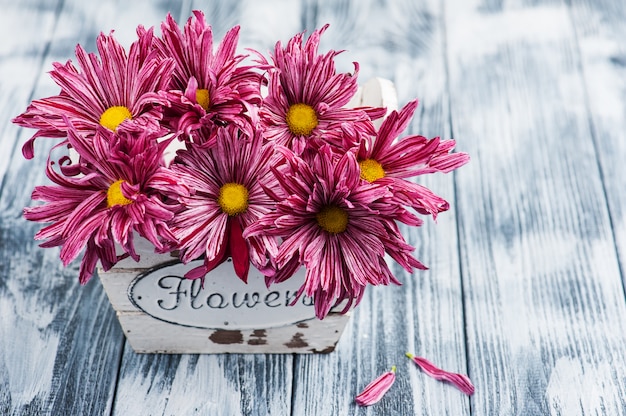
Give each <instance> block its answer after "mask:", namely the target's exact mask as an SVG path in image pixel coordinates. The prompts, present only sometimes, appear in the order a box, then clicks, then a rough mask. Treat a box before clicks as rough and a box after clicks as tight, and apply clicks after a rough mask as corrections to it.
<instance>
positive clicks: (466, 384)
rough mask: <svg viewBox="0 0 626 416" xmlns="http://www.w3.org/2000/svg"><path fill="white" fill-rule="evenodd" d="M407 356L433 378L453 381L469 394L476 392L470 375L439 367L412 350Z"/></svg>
mask: <svg viewBox="0 0 626 416" xmlns="http://www.w3.org/2000/svg"><path fill="white" fill-rule="evenodd" d="M406 356H407V357H409V358H410V359H411V360H412V361H413V362H414V363H415V364H417V365H418V366H419V367H420V368H421V369H422V370H423V371H424V372H425V373H426V374H428V375H429V376H431V377H432V378H434V379H436V380H441V381H447V382H449V383H452V384H454V385H455V386H456V387H458V389H459V390H461V391H462V392H463V393H465V394H467V395H470V396H471V395H472V394H474V385H473V384H472V381H471V380H470V379H469V377H468V376H466V375H464V374H458V373H451V372H449V371H445V370H442V369H440V368H437V367H436V366H435V365H434V364H433V363H431V362H430V361H428V360H427V359H425V358H422V357H416V356H414V355H413V354H411V353H410V352H407V353H406Z"/></svg>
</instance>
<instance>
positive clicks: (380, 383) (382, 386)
mask: <svg viewBox="0 0 626 416" xmlns="http://www.w3.org/2000/svg"><path fill="white" fill-rule="evenodd" d="M395 381H396V366H395V365H394V366H392V367H391V370H390V371H387V372H385V373H383V374H381V375H380V376H378V377H376V379H374V380H373V381H372V382H371V383H370V384H368V385H367V386H365V388H364V389H363V391H362V392H361V393H359V394H358V395H357V396H356V397H355V399H354V401H355V402H356V404H358V405H359V406H371V405H373V404H375V403H378V402H379V401H380V399H382V398H383V396H384V395H385V393H387V391H389V389H390V388H391V386H393V383H394V382H395Z"/></svg>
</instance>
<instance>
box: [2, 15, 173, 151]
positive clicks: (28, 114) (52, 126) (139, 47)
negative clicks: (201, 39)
mask: <svg viewBox="0 0 626 416" xmlns="http://www.w3.org/2000/svg"><path fill="white" fill-rule="evenodd" d="M137 32H138V34H139V39H138V40H137V41H135V42H134V43H133V44H132V45H131V46H130V50H129V53H128V55H127V54H126V51H125V50H124V48H123V47H122V46H121V45H120V44H119V43H118V42H117V41H116V40H115V38H113V36H111V35H108V36H107V35H104V34H100V36H98V38H97V39H96V46H97V48H98V52H99V54H100V59H98V57H97V56H96V55H95V54H93V53H89V54H88V53H87V52H85V50H84V49H83V48H82V47H81V46H80V45H77V46H76V59H77V61H78V65H79V67H80V71H79V70H78V69H77V68H76V67H74V65H73V64H72V63H71V61H68V62H67V63H66V64H65V65H63V64H61V63H58V62H56V63H54V64H53V66H54V69H53V70H52V71H51V72H50V76H51V77H52V79H53V80H54V82H56V83H57V85H59V86H60V87H61V92H60V93H59V94H58V95H55V96H52V97H48V98H43V99H39V100H34V101H33V102H32V103H31V104H30V105H29V106H28V108H27V110H26V111H25V112H24V113H22V114H20V115H19V116H17V117H16V118H15V119H13V122H14V123H17V124H19V125H20V126H23V127H29V128H34V129H37V130H38V131H37V132H36V133H35V134H34V135H33V137H31V138H30V140H28V141H27V142H26V143H25V144H24V147H23V148H22V153H23V154H24V156H25V157H26V158H27V159H31V158H32V157H33V154H34V149H33V146H34V141H35V139H36V138H37V137H66V136H67V131H68V129H69V127H68V125H67V123H66V120H69V121H70V122H71V123H72V125H73V126H74V128H75V129H76V130H77V132H79V133H80V134H83V135H87V136H92V135H93V134H94V133H95V131H96V129H97V128H98V127H100V126H102V127H105V128H107V129H109V130H112V131H115V130H116V129H117V127H118V126H119V125H120V124H122V123H123V122H126V123H130V124H135V125H137V126H138V127H139V128H140V129H145V128H152V129H158V128H159V119H160V118H161V109H160V106H161V105H167V100H166V99H165V98H163V97H161V96H160V95H159V94H157V92H158V91H159V90H162V89H163V88H165V87H167V86H168V84H169V82H170V76H171V73H172V71H173V69H174V62H173V61H172V60H171V59H163V58H161V57H160V56H158V54H157V52H156V51H155V50H153V49H152V47H151V45H152V42H153V38H154V36H153V33H152V30H148V31H146V30H144V29H143V28H141V27H140V28H139V29H138V31H137Z"/></svg>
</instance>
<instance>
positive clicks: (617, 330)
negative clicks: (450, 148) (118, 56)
mask: <svg viewBox="0 0 626 416" xmlns="http://www.w3.org/2000/svg"><path fill="white" fill-rule="evenodd" d="M194 8H199V9H203V10H204V11H205V13H206V14H207V17H208V19H209V21H210V22H211V23H212V24H213V27H214V30H215V33H216V38H217V39H219V38H220V37H221V36H222V35H223V34H224V33H225V32H226V30H227V29H228V28H230V27H231V26H233V25H235V24H240V25H241V26H242V31H241V41H240V46H242V47H244V46H245V47H252V48H256V49H259V50H260V51H262V52H267V51H268V50H270V49H271V48H273V46H274V43H275V42H276V41H277V40H281V41H282V42H286V41H287V40H288V39H289V38H290V37H291V36H292V35H293V34H295V33H297V32H299V31H302V30H305V29H306V30H307V31H308V32H310V31H312V30H313V29H314V28H317V27H320V26H321V25H323V24H324V23H327V22H328V23H330V24H331V26H330V28H329V30H328V31H327V33H326V34H325V35H324V37H323V42H322V47H321V49H322V50H327V49H330V48H335V49H346V52H345V53H343V54H341V55H340V56H339V57H338V66H339V68H340V69H341V70H346V71H349V70H351V69H352V61H358V62H359V63H360V64H361V73H360V80H361V81H366V80H367V79H369V78H372V77H374V76H380V77H383V78H387V79H391V80H393V81H394V82H395V84H396V86H397V88H398V96H399V97H398V98H399V103H400V104H404V103H406V102H407V101H408V100H410V99H412V98H414V97H418V98H419V99H420V101H421V103H420V107H419V109H418V113H417V114H416V118H415V120H414V122H413V123H412V124H411V126H410V128H409V132H407V134H409V133H410V134H418V133H420V134H424V135H426V136H428V137H433V136H437V135H441V136H442V137H445V138H448V137H451V136H454V138H455V139H456V140H457V143H458V148H459V150H462V151H467V152H469V153H470V155H471V157H472V161H471V162H470V164H469V165H468V166H466V167H463V168H462V169H460V170H459V171H458V172H457V173H456V174H454V175H441V176H432V177H428V178H424V179H423V180H420V181H421V182H422V183H424V184H426V185H427V186H428V187H430V188H431V189H433V190H434V191H435V192H436V193H438V194H441V195H442V196H444V197H445V198H446V199H447V200H449V201H450V202H451V205H452V209H451V210H450V211H449V212H447V213H444V214H442V215H441V216H440V217H439V219H438V222H437V224H432V223H430V222H428V223H427V224H426V225H425V226H424V227H422V228H420V229H411V230H409V229H405V232H406V233H407V236H408V240H409V242H410V243H412V244H414V245H415V246H416V247H417V250H416V256H417V257H418V258H419V259H421V260H422V261H424V263H426V264H427V265H428V266H429V267H430V270H429V271H427V272H417V273H415V274H414V275H408V274H407V273H405V272H403V271H402V270H400V269H398V268H395V269H394V272H395V273H396V275H397V276H398V278H399V279H400V280H401V281H403V282H404V285H403V286H402V287H381V288H372V290H368V292H367V294H366V296H365V298H364V299H363V302H362V303H361V305H360V306H359V308H358V309H357V310H356V311H355V312H354V315H353V317H352V318H351V323H350V324H349V325H348V328H347V329H346V331H345V333H344V335H343V337H342V338H341V340H340V342H339V344H338V345H337V349H336V351H335V352H334V353H331V354H327V355H315V356H306V357H297V358H294V357H292V356H291V355H258V356H256V355H255V356H251V355H238V354H232V355H226V354H224V355H213V356H206V355H141V354H135V353H134V352H133V351H132V349H131V348H130V346H129V345H127V344H126V343H125V341H124V337H123V334H122V332H121V330H120V327H119V324H118V322H117V319H116V317H115V314H114V312H113V309H112V308H111V306H110V304H109V302H108V300H107V298H106V296H105V295H104V292H103V290H102V287H101V286H100V283H99V282H98V280H97V279H94V280H93V281H92V282H90V283H89V284H88V285H87V286H86V287H80V286H79V285H78V282H77V278H76V276H77V273H78V272H77V264H73V265H71V266H70V267H69V268H67V269H62V268H61V265H60V261H59V259H58V251H55V250H50V249H46V250H43V249H40V248H38V247H37V245H36V242H34V241H33V240H32V237H33V235H34V233H35V232H36V230H37V229H38V228H39V225H37V224H31V223H28V222H26V221H25V220H24V219H23V218H22V214H21V213H22V207H23V206H27V205H30V204H31V202H30V192H31V190H32V188H33V187H34V186H35V185H38V184H44V183H47V180H46V178H45V175H44V174H43V166H44V164H45V153H46V152H47V149H48V148H49V147H50V144H51V143H50V142H51V141H50V142H48V141H47V140H46V139H42V140H40V141H39V142H38V143H37V144H36V149H35V151H36V158H35V160H33V161H25V160H23V158H22V156H21V149H20V148H21V145H22V143H24V141H25V140H26V139H27V138H28V137H29V136H30V134H31V132H28V131H25V130H21V129H19V128H17V127H16V126H13V125H12V124H10V119H11V118H12V117H13V116H15V115H16V114H17V113H19V112H20V111H22V110H23V109H24V108H25V107H26V105H27V103H28V101H29V100H30V99H32V98H38V97H45V96H48V95H52V94H55V93H56V92H57V90H58V89H57V87H56V86H55V85H54V84H53V83H52V81H51V80H50V79H49V77H48V76H47V75H46V74H45V72H46V71H48V70H50V69H51V62H52V61H65V60H67V59H70V58H71V57H72V56H73V49H74V47H75V45H76V43H81V44H82V45H84V46H85V47H86V48H87V49H88V50H93V49H94V45H95V43H94V40H95V37H96V36H97V34H98V33H99V32H100V31H103V32H105V33H106V32H108V31H109V30H111V29H114V30H115V35H116V37H117V38H118V39H120V40H121V41H122V43H124V44H129V43H130V42H131V41H132V39H134V37H135V33H134V30H135V27H136V26H137V25H138V24H143V25H145V26H151V25H157V24H158V23H159V22H160V21H161V20H162V19H163V17H164V16H165V14H166V13H167V12H168V11H170V12H171V13H172V14H173V15H174V17H176V18H177V19H178V20H179V22H181V23H182V22H183V21H184V20H186V18H187V17H188V16H189V14H190V11H191V10H192V9H194ZM0 10H2V13H0V23H1V24H0V33H2V34H3V35H4V36H2V39H3V42H2V43H1V44H0V110H1V111H0V151H1V153H2V156H0V178H2V182H1V185H0V414H3V415H4V414H7V415H40V414H53V415H57V414H63V415H65V414H67V415H75V414H76V415H79V414H90V415H91V414H115V415H135V414H137V415H143V414H150V415H153V414H156V415H161V414H163V415H183V414H185V415H186V414H192V415H193V414H198V415H205V414H220V415H257V414H259V415H266V414H272V415H289V414H293V415H326V414H341V415H342V414H381V415H388V414H393V415H396V414H398V415H413V414H423V415H438V414H451V415H468V414H475V415H491V414H494V415H498V414H501V415H517V414H519V415H535V414H551V415H572V414H577V415H578V414H582V415H596V414H607V415H618V414H626V410H625V409H626V383H625V379H624V376H623V374H624V369H626V356H625V355H624V354H623V351H624V350H626V341H625V338H624V335H623V334H624V333H626V331H625V330H626V319H625V318H626V302H625V299H624V287H623V278H624V276H623V270H624V268H625V267H626V263H625V261H626V254H625V253H626V224H625V221H626V219H625V215H626V212H625V211H624V207H625V206H626V200H625V198H626V196H625V195H626V194H625V193H624V192H623V190H624V189H625V185H626V172H625V169H626V165H624V163H623V161H624V159H625V158H626V137H625V135H624V133H623V132H624V131H626V128H625V127H626V126H625V123H626V81H624V80H626V46H624V45H625V44H624V42H623V40H624V39H626V26H624V23H623V22H624V21H626V6H625V4H624V3H623V1H621V0H534V1H527V0H521V1H517V2H502V1H486V0H427V1H421V2H414V1H410V0H399V1H390V0H386V1H385V0H383V1H375V0H365V1H355V0H340V1H329V0H301V1H289V0H271V1H268V2H255V1H252V0H246V1H241V2H230V1H226V0H222V1H212V2H205V1H195V0H183V1H175V0H171V1H168V0H160V1H157V2H154V1H149V0H138V1H133V2H128V1H127V2H120V1H116V0H103V1H99V2H83V1H80V0H20V1H18V2H15V1H12V2H11V1H7V0H0ZM457 221H458V222H457ZM457 233H458V237H457ZM405 351H411V352H413V353H415V354H416V355H422V356H425V357H427V358H429V359H430V360H432V361H433V362H434V363H436V364H437V365H439V366H441V367H443V368H445V369H447V370H451V371H457V372H462V373H466V372H468V373H469V375H470V377H471V379H472V381H473V382H474V384H475V385H476V393H475V395H474V396H472V397H471V398H470V399H468V398H467V397H465V396H463V395H462V394H461V393H460V392H458V391H457V390H456V389H454V388H453V387H451V386H450V385H448V384H445V383H440V382H437V381H435V380H433V379H431V378H429V377H426V376H425V375H424V374H423V373H422V372H421V371H419V369H417V368H415V367H414V366H413V364H412V363H411V362H410V361H408V359H406V358H405V357H404V352H405ZM394 364H395V365H397V366H398V377H397V380H396V384H395V385H394V386H393V387H392V389H391V390H390V391H389V393H388V394H387V395H386V396H385V397H384V398H383V400H382V401H381V402H380V403H378V404H376V405H374V406H372V407H368V408H359V407H357V406H356V405H355V404H354V402H353V398H354V396H355V395H356V394H357V393H358V392H359V391H360V390H361V389H362V388H363V387H364V386H365V385H366V384H367V383H368V382H369V381H371V380H372V379H373V378H374V377H376V376H377V375H379V374H380V373H382V372H383V371H386V370H388V369H389V367H390V366H391V365H394Z"/></svg>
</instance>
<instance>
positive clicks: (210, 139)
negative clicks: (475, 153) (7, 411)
mask: <svg viewBox="0 0 626 416" xmlns="http://www.w3.org/2000/svg"><path fill="white" fill-rule="evenodd" d="M326 28H327V26H324V27H323V28H321V29H319V30H316V31H314V32H313V33H312V34H311V35H310V36H309V38H308V39H307V40H306V41H305V39H304V34H302V33H301V34H298V35H296V36H294V37H293V38H292V39H291V40H289V42H288V43H287V45H286V46H284V47H283V45H282V44H281V43H280V42H278V43H277V44H276V46H275V48H274V51H273V54H271V57H270V59H267V58H265V57H264V56H263V55H262V54H260V53H258V52H256V51H249V55H241V54H238V53H237V51H236V49H237V42H238V36H239V27H234V28H232V29H231V30H230V31H228V33H226V35H225V36H224V39H223V40H222V41H221V43H220V44H219V45H218V47H217V50H215V51H214V48H213V34H212V31H211V26H209V25H208V24H207V23H206V21H205V18H204V15H203V14H202V13H201V12H199V11H195V12H193V16H192V17H191V18H190V19H189V20H188V21H187V23H186V25H185V26H184V28H183V29H182V30H181V29H180V28H179V27H178V25H177V23H176V22H175V21H174V19H173V18H172V17H171V16H168V17H167V18H166V20H165V21H164V22H163V23H162V25H161V32H162V33H161V35H160V36H157V35H155V34H154V32H153V29H145V28H144V27H143V26H139V27H138V29H137V35H138V38H137V40H136V41H135V42H134V43H132V45H130V48H129V49H128V50H125V49H124V48H123V47H122V46H121V45H120V44H119V43H118V42H117V41H116V40H115V38H114V37H113V36H112V35H104V34H101V35H100V36H99V37H98V39H97V49H98V54H94V53H87V52H86V51H85V50H84V49H83V48H82V47H81V46H80V45H78V46H77V47H76V61H77V64H78V66H75V65H74V64H73V63H72V62H71V61H68V62H67V63H65V64H61V63H54V64H53V65H54V68H53V70H52V71H51V72H50V75H51V76H52V78H53V80H54V81H55V82H56V83H57V84H58V85H59V87H60V88H61V91H60V93H59V94H58V95H55V96H52V97H47V98H43V99H38V100H34V101H33V102H32V103H31V104H30V105H29V106H28V108H27V110H26V111H25V112H24V113H22V114H20V115H19V116H17V117H16V118H15V119H14V122H15V123H17V124H19V125H20V126H23V127H29V128H34V129H36V132H35V134H34V135H33V136H32V137H31V138H30V139H29V140H28V141H27V142H26V144H25V145H24V147H23V153H24V156H25V157H26V158H29V159H30V158H32V157H33V156H34V142H35V139H37V138H38V137H48V138H56V139H58V143H56V144H55V146H54V147H53V149H52V150H51V151H50V154H49V156H48V163H47V166H46V174H47V176H48V178H49V179H50V180H51V181H52V182H53V183H54V185H48V186H38V187H36V188H35V190H34V191H33V194H32V199H33V200H37V201H43V204H41V205H37V206H34V207H29V208H25V210H24V215H25V217H26V218H27V219H28V220H31V221H38V222H44V223H50V224H49V225H47V226H45V227H44V228H42V229H41V230H40V231H39V232H38V233H37V234H36V236H35V238H36V239H39V240H44V242H43V243H42V244H41V246H42V247H56V246H60V247H61V251H60V257H61V260H62V261H63V264H64V265H68V264H69V263H70V262H72V261H73V260H74V259H76V258H77V257H79V256H81V255H82V260H81V264H80V272H79V273H80V274H79V279H80V282H81V283H83V284H84V283H86V282H87V281H88V280H89V279H90V277H91V276H92V274H93V272H94V270H95V267H96V265H97V263H98V261H99V262H100V264H101V267H102V268H103V269H104V270H109V269H110V268H111V267H113V266H114V265H115V264H116V262H118V261H119V260H121V259H122V258H125V257H128V256H130V257H132V258H133V259H135V260H137V259H138V258H139V256H138V254H137V252H136V250H135V246H134V244H133V236H134V235H135V234H138V235H140V236H141V237H143V238H145V239H147V240H149V241H150V242H151V243H152V244H153V245H154V247H155V250H156V251H157V252H171V251H174V250H177V251H178V252H179V253H180V260H181V261H182V262H183V263H188V262H190V261H192V260H195V259H198V258H202V259H203V262H202V265H201V266H199V267H196V268H194V269H192V270H190V271H189V272H188V273H187V275H186V277H187V278H190V279H203V278H204V276H205V275H206V274H207V273H208V272H210V271H211V270H212V269H214V268H215V267H216V266H218V265H219V264H221V263H222V262H224V261H225V260H227V259H228V258H232V263H233V266H234V271H235V274H236V275H237V276H238V277H239V278H240V279H242V280H243V281H246V280H247V276H248V271H249V268H250V265H251V264H252V265H253V266H254V267H255V268H257V269H258V270H259V271H261V272H262V274H263V275H265V276H266V283H267V285H270V284H272V283H276V282H282V281H285V280H286V279H289V278H290V277H291V276H292V275H293V274H294V273H295V272H296V271H297V270H298V269H299V268H300V267H305V268H306V278H305V282H304V284H303V285H302V287H301V288H300V290H299V295H298V296H300V295H302V294H306V295H307V296H310V297H312V298H313V299H314V302H315V311H316V315H317V316H318V317H319V318H320V319H321V318H323V317H325V316H326V315H327V314H328V312H329V310H330V309H331V308H332V307H333V306H335V305H337V304H339V303H342V302H345V305H346V309H345V310H348V308H350V307H351V306H353V305H355V304H357V303H358V302H359V300H360V299H361V297H362V296H363V292H364V288H365V287H366V286H367V285H368V284H372V285H379V284H384V285H387V284H389V283H394V284H399V281H398V280H397V279H396V278H395V277H394V276H393V275H392V273H391V271H390V270H389V267H388V265H387V262H386V261H385V255H386V254H387V255H389V256H390V257H391V258H392V259H393V260H395V261H396V262H398V263H399V264H400V265H401V266H402V267H403V268H404V269H406V270H407V271H409V272H411V271H412V270H413V269H414V268H418V269H424V268H425V267H424V266H423V265H422V263H420V262H419V261H418V260H417V259H415V258H414V257H413V255H412V251H414V248H413V247H412V246H411V245H409V244H408V243H407V242H406V241H405V239H404V238H403V236H402V234H401V232H400V229H399V227H398V223H399V222H401V223H404V224H408V225H411V226H419V225H421V224H422V220H421V219H420V218H418V216H417V215H416V213H419V214H424V215H432V216H433V218H435V217H436V216H437V214H438V213H440V212H442V211H445V210H447V209H448V207H449V205H448V203H447V202H446V201H445V200H444V199H442V198H441V197H439V196H437V195H435V194H434V193H432V192H431V191H430V190H428V189H427V188H425V187H424V186H421V185H418V184H417V183H414V182H412V181H410V180H409V178H411V177H415V176H418V175H423V174H428V173H434V172H450V171H452V170H453V169H456V168H457V167H459V166H462V165H463V164H465V163H466V162H467V161H468V160H469V158H468V156H467V154H465V153H452V152H451V150H452V149H453V147H454V145H455V142H454V140H441V139H439V138H434V139H427V138H425V137H422V136H408V137H403V138H399V135H400V134H401V133H402V131H403V130H405V128H406V127H407V125H408V124H409V121H410V119H411V117H412V115H413V113H414V112H415V109H416V107H417V101H416V100H415V101H411V102H409V103H408V104H407V105H406V106H404V107H403V108H402V109H401V110H400V111H397V112H396V111H393V112H391V113H390V114H388V116H387V117H386V118H385V119H384V121H383V122H382V124H381V125H380V127H379V128H378V129H377V128H376V127H375V125H374V124H373V120H376V119H381V118H382V117H383V116H384V115H385V113H386V110H385V109H384V108H372V107H361V108H346V104H347V103H348V102H349V101H350V99H351V98H352V97H353V96H354V95H355V93H356V92H357V88H358V85H357V74H358V69H359V66H358V64H357V63H355V64H354V72H353V73H338V72H337V71H336V69H335V63H334V58H335V56H336V55H337V54H338V53H339V52H337V51H333V50H331V51H329V52H328V53H326V54H320V53H319V52H318V45H319V40H320V36H321V35H322V34H323V33H324V31H325V30H326ZM173 146H174V147H176V148H178V150H177V151H176V154H175V156H173V157H167V156H168V151H170V150H169V149H172V147H173ZM58 147H66V148H69V149H71V150H72V152H74V154H75V155H77V156H74V157H70V156H67V155H64V156H62V157H61V158H60V159H59V160H57V161H54V160H53V153H54V150H55V149H56V148H58ZM68 154H70V153H68ZM81 253H82V254H81Z"/></svg>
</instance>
